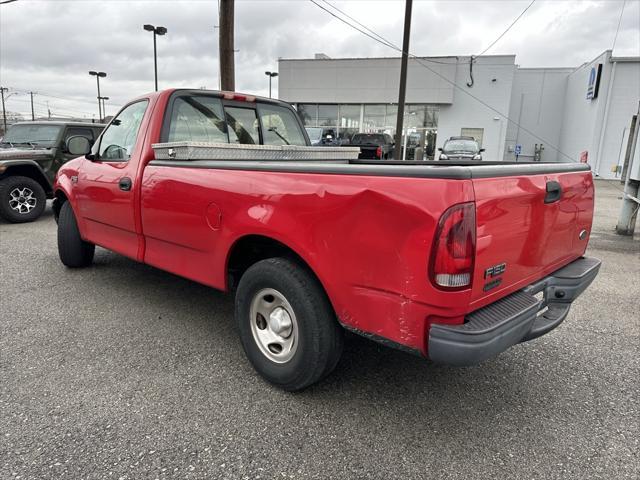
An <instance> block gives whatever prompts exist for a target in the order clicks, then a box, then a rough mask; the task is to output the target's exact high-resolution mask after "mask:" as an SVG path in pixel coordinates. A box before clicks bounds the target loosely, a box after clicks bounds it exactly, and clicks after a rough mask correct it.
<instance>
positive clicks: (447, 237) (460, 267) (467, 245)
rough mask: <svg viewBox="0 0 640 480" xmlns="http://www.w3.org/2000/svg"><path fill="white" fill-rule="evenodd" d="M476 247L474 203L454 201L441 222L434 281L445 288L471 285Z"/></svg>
mask: <svg viewBox="0 0 640 480" xmlns="http://www.w3.org/2000/svg"><path fill="white" fill-rule="evenodd" d="M475 251H476V207H475V203H473V202H470V203H461V204H460V205H454V206H453V207H451V208H449V209H448V210H447V211H446V212H444V214H443V215H442V218H440V222H438V228H437V230H436V236H435V239H434V244H433V250H432V252H431V262H430V268H429V276H430V277H431V282H433V284H434V285H435V286H436V287H438V288H441V289H444V290H461V289H464V288H469V287H470V286H471V278H472V276H473V264H474V260H475Z"/></svg>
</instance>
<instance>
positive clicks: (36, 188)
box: [0, 176, 47, 223]
mask: <svg viewBox="0 0 640 480" xmlns="http://www.w3.org/2000/svg"><path fill="white" fill-rule="evenodd" d="M46 203H47V196H46V194H45V193H44V189H43V188H42V186H41V185H40V184H39V183H38V182H36V181H35V180H34V179H33V178H29V177H21V176H13V177H7V178H4V179H2V180H0V216H1V217H2V218H4V219H5V220H6V221H8V222H11V223H25V222H33V221H34V220H36V219H37V218H38V217H40V215H42V212H44V207H45V206H46Z"/></svg>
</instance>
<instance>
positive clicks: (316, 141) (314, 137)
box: [305, 127, 340, 147]
mask: <svg viewBox="0 0 640 480" xmlns="http://www.w3.org/2000/svg"><path fill="white" fill-rule="evenodd" d="M305 130H306V131H307V135H308V136H309V141H310V142H311V145H312V146H314V147H320V146H331V147H335V146H337V145H339V144H340V142H339V141H338V138H337V137H336V132H335V130H333V129H332V128H323V127H305Z"/></svg>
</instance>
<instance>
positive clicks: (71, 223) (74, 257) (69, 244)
mask: <svg viewBox="0 0 640 480" xmlns="http://www.w3.org/2000/svg"><path fill="white" fill-rule="evenodd" d="M95 250H96V246H95V245H93V244H92V243H89V242H85V241H84V240H82V238H81V237H80V231H79V230H78V223H77V222H76V217H75V215H74V214H73V209H72V208H71V204H69V202H64V203H63V204H62V208H61V209H60V217H59V219H58V255H59V256H60V260H61V261H62V263H63V264H64V265H66V266H67V267H69V268H79V267H86V266H88V265H91V263H92V262H93V255H94V253H95Z"/></svg>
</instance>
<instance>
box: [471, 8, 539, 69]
mask: <svg viewBox="0 0 640 480" xmlns="http://www.w3.org/2000/svg"><path fill="white" fill-rule="evenodd" d="M534 3H536V0H532V1H531V3H530V4H529V5H527V8H525V9H524V10H523V11H522V13H520V15H518V16H517V17H516V19H515V20H514V21H513V22H511V25H509V26H508V27H507V29H506V30H505V31H504V32H502V33H501V34H500V35H499V36H498V38H496V39H495V40H494V41H493V42H491V44H490V45H489V46H488V47H487V48H485V49H484V50H483V51H482V52H481V53H479V54H478V55H476V57H479V56H480V55H484V54H485V53H487V52H488V51H489V50H491V47H493V46H494V45H495V44H496V43H498V42H499V41H500V39H501V38H502V37H504V36H505V35H506V34H507V32H508V31H509V30H511V27H513V26H514V25H515V24H516V23H518V20H520V19H521V18H522V17H523V15H524V14H525V13H527V10H529V9H530V8H531V6H532V5H533V4H534Z"/></svg>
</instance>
